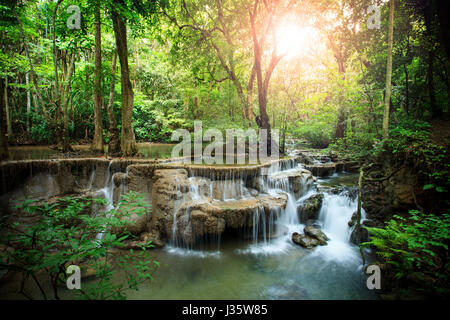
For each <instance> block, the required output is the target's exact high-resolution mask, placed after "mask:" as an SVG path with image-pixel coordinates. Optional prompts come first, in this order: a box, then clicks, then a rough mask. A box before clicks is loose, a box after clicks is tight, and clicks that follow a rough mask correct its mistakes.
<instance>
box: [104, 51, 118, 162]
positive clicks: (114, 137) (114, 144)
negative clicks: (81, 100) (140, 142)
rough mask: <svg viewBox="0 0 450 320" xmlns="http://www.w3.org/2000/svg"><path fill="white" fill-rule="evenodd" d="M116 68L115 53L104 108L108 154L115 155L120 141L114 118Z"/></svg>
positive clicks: (115, 53)
mask: <svg viewBox="0 0 450 320" xmlns="http://www.w3.org/2000/svg"><path fill="white" fill-rule="evenodd" d="M116 66H117V51H116V50H115V51H114V53H113V60H112V68H111V84H110V85H111V89H110V92H109V101H108V106H107V108H106V110H107V112H108V120H109V127H108V132H109V145H108V154H109V155H117V154H120V141H119V130H118V129H117V121H116V118H115V116H114V96H115V85H116Z"/></svg>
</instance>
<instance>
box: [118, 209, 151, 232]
mask: <svg viewBox="0 0 450 320" xmlns="http://www.w3.org/2000/svg"><path fill="white" fill-rule="evenodd" d="M130 209H131V213H129V212H127V213H124V214H123V215H122V216H121V209H120V208H119V209H118V210H117V211H118V217H119V218H120V219H121V220H123V221H124V222H125V224H126V225H125V226H123V227H118V228H113V233H116V234H121V233H124V232H125V231H128V232H129V233H131V234H133V235H139V234H141V233H143V232H145V231H147V230H149V222H150V212H149V211H147V212H144V213H141V212H139V211H142V208H140V207H136V208H134V209H136V211H138V212H139V213H135V212H133V208H130Z"/></svg>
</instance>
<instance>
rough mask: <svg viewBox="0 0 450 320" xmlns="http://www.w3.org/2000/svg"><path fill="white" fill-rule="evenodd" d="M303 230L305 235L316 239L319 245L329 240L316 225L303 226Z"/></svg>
mask: <svg viewBox="0 0 450 320" xmlns="http://www.w3.org/2000/svg"><path fill="white" fill-rule="evenodd" d="M303 232H304V233H305V235H307V236H309V237H311V238H315V239H317V240H318V241H319V244H320V245H321V246H323V245H326V244H327V241H328V240H329V239H328V237H327V236H326V234H325V233H323V231H322V230H320V229H318V228H316V227H313V226H307V227H305V229H304V230H303Z"/></svg>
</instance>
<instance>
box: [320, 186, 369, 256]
mask: <svg viewBox="0 0 450 320" xmlns="http://www.w3.org/2000/svg"><path fill="white" fill-rule="evenodd" d="M357 208H358V199H357V198H356V197H355V198H353V197H351V196H350V194H349V192H348V191H345V190H344V191H342V192H340V193H338V194H331V193H325V196H324V201H323V205H322V208H321V210H320V214H319V223H320V224H321V226H322V230H323V232H325V234H326V235H327V236H328V238H329V239H330V241H329V242H328V245H327V246H324V247H318V248H317V250H316V251H315V252H314V255H319V256H321V257H322V258H324V259H325V260H333V261H338V262H351V261H353V262H355V261H358V259H360V257H359V253H358V252H357V251H355V250H354V246H353V245H352V244H351V243H350V236H351V233H352V228H350V226H349V225H348V222H349V221H350V220H351V218H352V216H353V214H354V213H355V212H356V210H357ZM364 219H365V212H364V210H362V212H361V221H362V220H364Z"/></svg>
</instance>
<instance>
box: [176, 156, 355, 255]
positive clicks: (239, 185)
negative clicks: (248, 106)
mask: <svg viewBox="0 0 450 320" xmlns="http://www.w3.org/2000/svg"><path fill="white" fill-rule="evenodd" d="M297 170H302V166H301V165H298V164H297V163H296V162H295V161H292V160H290V161H284V162H276V163H274V164H273V165H272V166H270V167H269V168H268V169H266V170H265V172H263V174H264V173H265V174H266V175H263V176H262V177H260V183H261V185H263V190H264V191H265V192H266V193H267V194H269V195H272V196H279V194H280V193H284V194H286V195H287V197H288V201H287V205H286V208H285V209H281V210H278V211H276V210H273V212H270V213H269V215H266V214H265V212H264V208H257V209H256V210H255V213H254V214H253V217H252V226H251V229H250V231H251V236H250V239H251V242H250V244H249V245H248V247H247V249H237V250H236V251H237V252H239V253H243V254H248V253H250V254H254V255H272V254H283V253H287V252H288V251H289V250H292V249H293V248H298V246H297V245H295V244H294V243H293V242H292V240H291V237H292V233H294V232H299V233H302V232H303V228H304V227H305V226H304V225H303V224H301V223H300V222H299V217H298V206H299V205H300V204H301V203H302V202H303V201H304V200H306V199H308V198H309V197H311V196H313V195H315V194H317V191H315V190H313V189H312V188H308V187H309V186H307V185H306V184H305V186H303V190H302V191H303V192H301V194H300V196H299V198H296V196H295V194H294V192H293V190H292V185H291V184H290V182H289V178H288V177H289V174H290V173H294V172H295V171H297ZM283 175H284V176H283ZM190 181H191V182H192V184H191V187H190V189H191V194H192V200H193V201H194V202H204V201H208V198H209V199H211V198H215V199H217V200H221V201H224V200H225V201H234V200H240V199H243V198H246V197H249V191H248V189H247V188H246V186H245V181H244V180H243V179H242V178H235V177H232V178H227V177H226V178H225V179H224V180H215V181H211V180H210V179H205V178H200V177H191V178H190ZM205 183H206V184H208V183H209V188H207V189H209V190H207V193H208V194H207V195H206V198H205V195H204V194H203V195H202V194H201V192H200V190H199V189H200V188H199V185H200V184H205ZM218 190H219V191H218ZM356 208H357V199H354V200H351V198H350V197H349V195H348V194H347V193H345V192H343V193H341V194H327V193H325V194H324V201H323V205H322V208H321V210H320V214H319V220H318V224H319V225H321V226H322V231H323V232H324V233H325V234H326V235H327V236H328V237H329V239H330V241H329V242H328V245H327V246H319V247H316V248H315V249H314V250H312V251H311V256H312V257H320V258H322V259H324V260H327V261H334V262H339V263H350V262H355V261H357V260H358V259H359V255H358V253H357V251H356V250H355V246H353V245H352V244H351V243H350V235H351V231H352V230H351V228H350V227H349V226H348V222H349V221H350V220H351V217H352V215H353V213H354V212H355V211H356ZM173 219H174V222H175V223H174V224H173V226H172V241H171V246H170V247H169V249H168V250H170V251H171V252H174V253H175V252H176V253H177V254H178V255H194V256H198V257H208V256H209V252H207V251H200V250H193V249H192V248H189V249H183V248H182V247H181V248H180V247H178V246H179V243H178V242H177V241H176V240H177V239H176V235H177V233H178V232H179V231H178V230H177V223H176V221H177V220H176V219H177V217H176V214H174V217H173ZM363 219H364V215H363ZM217 248H219V251H218V252H220V236H219V237H218V244H217ZM216 253H217V251H216V252H215V253H214V254H216Z"/></svg>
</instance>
